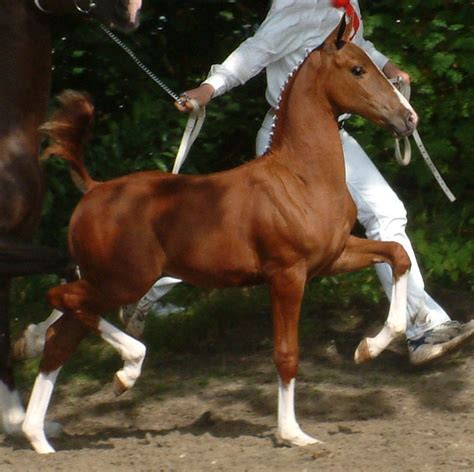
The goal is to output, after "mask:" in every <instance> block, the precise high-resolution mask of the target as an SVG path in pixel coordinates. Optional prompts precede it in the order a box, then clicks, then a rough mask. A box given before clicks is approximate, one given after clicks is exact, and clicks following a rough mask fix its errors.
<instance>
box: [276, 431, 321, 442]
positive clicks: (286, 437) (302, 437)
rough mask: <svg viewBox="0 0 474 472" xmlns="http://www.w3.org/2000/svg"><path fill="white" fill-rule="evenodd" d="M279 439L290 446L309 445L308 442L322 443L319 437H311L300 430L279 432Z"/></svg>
mask: <svg viewBox="0 0 474 472" xmlns="http://www.w3.org/2000/svg"><path fill="white" fill-rule="evenodd" d="M279 436H280V438H281V440H282V441H283V442H284V443H285V444H289V445H290V446H309V445H310V444H323V442H322V441H320V440H319V439H316V438H313V437H311V436H309V435H308V434H306V433H304V432H303V431H301V429H300V430H299V431H293V432H287V433H281V432H280V434H279Z"/></svg>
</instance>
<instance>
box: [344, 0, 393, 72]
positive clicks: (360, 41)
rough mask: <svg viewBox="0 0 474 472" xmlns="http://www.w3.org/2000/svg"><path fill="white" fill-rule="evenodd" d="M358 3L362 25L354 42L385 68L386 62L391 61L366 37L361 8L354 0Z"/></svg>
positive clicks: (378, 64) (357, 8)
mask: <svg viewBox="0 0 474 472" xmlns="http://www.w3.org/2000/svg"><path fill="white" fill-rule="evenodd" d="M354 3H355V5H356V10H357V13H358V14H359V18H360V19H361V21H360V26H359V30H358V31H357V34H356V35H355V37H354V40H353V41H354V43H355V44H357V45H358V46H360V47H361V48H362V49H363V50H364V51H365V52H366V53H367V54H368V55H369V56H370V58H371V59H372V60H373V61H374V63H375V64H376V65H377V66H378V67H379V68H380V69H383V68H384V67H385V64H387V62H388V61H389V59H388V57H387V56H384V55H383V54H382V53H381V52H380V51H378V50H377V49H376V48H375V46H374V45H373V43H371V42H370V41H368V40H366V39H365V38H364V23H363V21H362V17H361V14H360V8H359V3H358V2H357V1H355V2H354Z"/></svg>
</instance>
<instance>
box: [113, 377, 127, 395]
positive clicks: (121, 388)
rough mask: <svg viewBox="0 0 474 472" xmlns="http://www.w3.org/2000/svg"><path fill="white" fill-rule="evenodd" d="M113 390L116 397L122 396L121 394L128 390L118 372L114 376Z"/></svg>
mask: <svg viewBox="0 0 474 472" xmlns="http://www.w3.org/2000/svg"><path fill="white" fill-rule="evenodd" d="M113 390H114V394H115V396H116V397H118V396H120V395H122V393H125V392H126V391H127V390H128V387H127V386H126V385H125V383H124V382H123V381H122V380H121V379H120V375H119V372H117V373H116V374H115V375H114V384H113Z"/></svg>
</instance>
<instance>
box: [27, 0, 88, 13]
mask: <svg viewBox="0 0 474 472" xmlns="http://www.w3.org/2000/svg"><path fill="white" fill-rule="evenodd" d="M34 2H35V5H36V7H37V8H38V10H40V11H41V12H43V13H48V14H49V13H51V11H50V10H48V9H47V8H44V7H43V6H42V5H41V1H40V0H34ZM88 2H89V5H87V7H85V8H84V7H81V5H80V4H79V0H74V6H75V7H76V10H77V11H78V12H79V13H82V14H83V15H90V14H91V12H92V10H93V9H94V8H95V7H96V6H97V4H96V3H95V1H94V0H88Z"/></svg>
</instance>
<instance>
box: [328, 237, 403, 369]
mask: <svg viewBox="0 0 474 472" xmlns="http://www.w3.org/2000/svg"><path fill="white" fill-rule="evenodd" d="M378 262H388V263H389V264H390V265H391V266H392V269H393V278H394V280H393V286H392V296H391V301H390V309H389V313H388V316H387V320H386V321H385V324H384V326H383V328H382V329H381V330H380V332H379V333H378V334H377V335H376V336H375V337H373V338H365V339H364V340H362V341H361V343H360V344H359V346H358V347H357V349H356V351H355V354H354V360H355V362H356V363H358V364H359V363H362V362H366V361H369V360H371V359H374V358H375V357H377V356H378V355H379V354H380V353H381V352H382V351H383V350H384V349H385V348H386V347H387V346H388V345H389V344H390V343H391V342H392V341H394V340H395V339H397V338H398V337H400V336H402V335H403V334H404V333H405V331H406V322H407V320H406V311H407V292H408V272H409V269H410V259H409V257H408V254H407V253H406V251H405V250H404V249H403V247H402V246H401V245H400V244H398V243H395V242H385V241H373V240H368V239H360V238H356V237H355V236H350V238H349V240H348V242H347V244H346V247H345V249H344V252H343V253H342V255H341V257H340V258H339V259H338V260H337V261H336V262H335V263H334V264H333V266H332V267H331V269H330V271H329V273H331V274H337V273H341V272H351V271H355V270H358V269H362V268H364V267H368V266H369V265H372V264H375V263H378Z"/></svg>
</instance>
